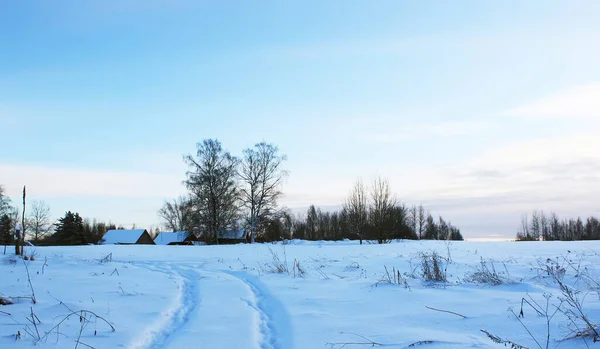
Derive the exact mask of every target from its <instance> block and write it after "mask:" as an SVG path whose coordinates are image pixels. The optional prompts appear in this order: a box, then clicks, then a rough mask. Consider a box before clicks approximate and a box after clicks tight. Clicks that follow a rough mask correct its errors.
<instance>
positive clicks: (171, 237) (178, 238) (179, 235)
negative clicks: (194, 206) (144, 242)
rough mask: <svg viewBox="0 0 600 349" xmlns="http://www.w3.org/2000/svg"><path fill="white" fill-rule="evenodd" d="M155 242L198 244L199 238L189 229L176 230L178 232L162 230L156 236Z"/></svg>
mask: <svg viewBox="0 0 600 349" xmlns="http://www.w3.org/2000/svg"><path fill="white" fill-rule="evenodd" d="M154 243H155V244H157V245H198V244H199V242H198V238H197V237H196V235H194V234H190V233H188V232H187V231H176V232H161V233H159V234H158V235H157V236H156V238H154Z"/></svg>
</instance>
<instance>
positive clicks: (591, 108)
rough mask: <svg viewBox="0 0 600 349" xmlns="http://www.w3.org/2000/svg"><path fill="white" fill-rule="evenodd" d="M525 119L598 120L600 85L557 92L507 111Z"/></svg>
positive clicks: (594, 84) (582, 86)
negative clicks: (562, 118)
mask: <svg viewBox="0 0 600 349" xmlns="http://www.w3.org/2000/svg"><path fill="white" fill-rule="evenodd" d="M509 114H511V115H517V116H525V117H564V118H587V119H596V120H600V83H593V84H587V85H581V86H575V87H571V88H567V89H564V90H562V91H558V92H556V93H554V94H552V95H550V96H546V97H543V98H541V99H539V100H537V101H535V102H533V103H531V104H528V105H524V106H521V107H518V108H514V109H511V110H509Z"/></svg>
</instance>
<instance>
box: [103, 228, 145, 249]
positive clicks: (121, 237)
mask: <svg viewBox="0 0 600 349" xmlns="http://www.w3.org/2000/svg"><path fill="white" fill-rule="evenodd" d="M144 232H146V229H134V230H109V231H107V232H106V234H104V236H103V237H102V239H101V240H100V243H101V244H104V245H114V244H135V243H136V242H137V241H138V240H139V239H140V237H141V236H142V234H144Z"/></svg>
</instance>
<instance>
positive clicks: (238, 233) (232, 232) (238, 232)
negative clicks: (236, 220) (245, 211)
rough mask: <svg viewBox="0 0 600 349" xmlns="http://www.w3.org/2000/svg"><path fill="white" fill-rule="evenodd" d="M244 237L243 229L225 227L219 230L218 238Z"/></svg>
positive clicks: (234, 238)
mask: <svg viewBox="0 0 600 349" xmlns="http://www.w3.org/2000/svg"><path fill="white" fill-rule="evenodd" d="M245 238H246V230H245V229H225V230H222V231H220V232H219V239H230V240H241V239H245Z"/></svg>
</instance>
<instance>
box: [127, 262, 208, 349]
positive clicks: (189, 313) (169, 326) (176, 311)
mask: <svg viewBox="0 0 600 349" xmlns="http://www.w3.org/2000/svg"><path fill="white" fill-rule="evenodd" d="M136 265H140V266H142V267H145V268H146V269H149V270H152V271H158V272H161V273H164V274H169V275H173V274H175V275H176V276H177V277H178V278H179V282H180V285H179V288H180V292H179V293H178V297H177V301H176V305H175V306H174V307H172V308H169V309H167V310H166V311H164V312H162V313H161V315H160V316H161V318H163V319H164V320H162V321H159V322H158V323H157V324H156V325H155V326H153V327H151V328H149V329H147V330H146V331H145V333H144V334H143V336H142V338H141V339H140V340H138V341H137V342H136V343H135V344H134V345H133V348H145V349H163V348H166V347H167V346H168V344H169V343H170V342H171V341H172V340H173V338H174V337H175V336H176V335H177V333H178V332H182V330H183V329H184V328H185V326H186V324H187V323H188V321H190V319H191V318H192V317H193V314H194V312H196V310H197V308H198V305H199V304H200V296H199V294H200V293H199V287H198V285H199V281H198V280H199V275H198V274H197V273H196V272H195V271H193V270H192V269H191V268H185V267H177V266H168V265H165V266H160V265H156V264H141V263H136Z"/></svg>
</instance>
